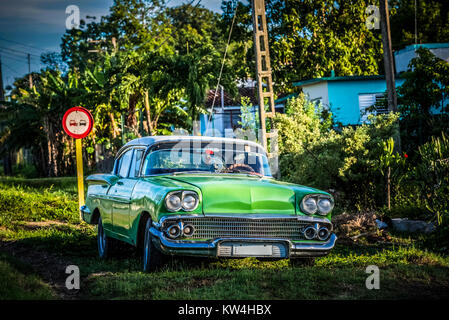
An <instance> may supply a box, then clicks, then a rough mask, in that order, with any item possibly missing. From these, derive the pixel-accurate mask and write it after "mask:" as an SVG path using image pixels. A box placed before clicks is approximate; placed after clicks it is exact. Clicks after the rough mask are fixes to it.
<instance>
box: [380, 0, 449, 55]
mask: <svg viewBox="0 0 449 320" xmlns="http://www.w3.org/2000/svg"><path fill="white" fill-rule="evenodd" d="M389 4H390V8H391V16H390V22H391V37H392V44H393V49H394V50H399V49H402V48H404V47H405V46H407V45H410V44H413V43H415V0H391V1H389ZM416 4H417V8H416V19H417V31H418V34H417V40H418V43H440V42H449V2H448V1H446V0H416Z"/></svg>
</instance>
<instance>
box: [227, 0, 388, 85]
mask: <svg viewBox="0 0 449 320" xmlns="http://www.w3.org/2000/svg"><path fill="white" fill-rule="evenodd" d="M266 3H267V4H266V6H267V20H268V22H269V24H268V28H269V30H268V32H269V42H270V50H271V52H270V55H271V59H272V64H271V65H272V67H273V72H274V79H275V82H276V84H277V85H278V86H280V87H281V88H289V87H290V88H291V85H292V82H293V81H299V80H303V79H310V78H316V77H323V76H330V75H331V72H332V70H334V71H335V74H336V75H337V76H345V75H370V74H376V73H377V72H378V70H379V67H378V66H379V65H380V63H381V61H382V60H381V59H382V51H381V50H382V49H381V48H382V46H381V42H380V33H379V32H378V31H373V30H368V29H367V27H366V25H365V22H366V18H367V14H366V12H365V10H366V8H367V6H368V4H372V3H371V2H369V3H368V1H364V0H340V1H334V0H323V1H312V0H307V1H303V0H287V1H284V0H267V1H266ZM245 7H246V12H242V11H238V14H239V16H238V19H237V21H239V19H243V20H244V21H246V22H247V23H251V20H248V15H249V13H250V5H248V6H245ZM237 30H240V31H242V28H241V27H240V28H239V27H238V28H237ZM240 35H241V36H242V37H245V38H246V41H249V40H250V39H251V38H248V33H247V32H241V33H240ZM234 40H237V41H242V40H243V39H242V38H237V39H236V38H234ZM253 78H254V77H253Z"/></svg>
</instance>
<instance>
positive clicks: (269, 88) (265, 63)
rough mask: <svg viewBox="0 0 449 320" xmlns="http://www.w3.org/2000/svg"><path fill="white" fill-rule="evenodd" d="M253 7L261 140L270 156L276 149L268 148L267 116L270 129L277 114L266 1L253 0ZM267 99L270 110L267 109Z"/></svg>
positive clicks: (271, 134)
mask: <svg viewBox="0 0 449 320" xmlns="http://www.w3.org/2000/svg"><path fill="white" fill-rule="evenodd" d="M251 4H252V7H253V11H252V16H253V35H254V51H255V55H256V81H257V100H258V102H259V117H260V130H261V140H262V141H261V142H262V145H263V147H264V148H265V150H267V152H268V155H269V157H270V156H271V153H273V152H274V151H275V150H268V139H270V138H272V137H273V135H274V134H273V133H272V132H267V118H268V119H269V121H270V129H272V128H273V123H272V118H273V117H274V115H275V106H274V95H273V82H272V77H271V63H270V52H269V48H268V30H267V20H266V16H265V1H264V0H251ZM265 101H267V104H268V111H266V110H265Z"/></svg>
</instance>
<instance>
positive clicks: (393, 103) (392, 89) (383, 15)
mask: <svg viewBox="0 0 449 320" xmlns="http://www.w3.org/2000/svg"><path fill="white" fill-rule="evenodd" d="M379 4H380V6H379V11H380V28H381V32H382V43H383V49H384V64H385V79H386V82H387V94H388V95H387V99H388V110H389V111H393V112H397V111H398V108H397V95H396V82H395V79H394V62H393V51H392V49H391V35H390V17H389V14H388V1H387V0H380V1H379Z"/></svg>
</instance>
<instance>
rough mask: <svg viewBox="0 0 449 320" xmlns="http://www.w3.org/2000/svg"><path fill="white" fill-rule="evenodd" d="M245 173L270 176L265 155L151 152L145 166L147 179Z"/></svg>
mask: <svg viewBox="0 0 449 320" xmlns="http://www.w3.org/2000/svg"><path fill="white" fill-rule="evenodd" d="M182 172H184V173H188V172H195V173H201V172H204V173H236V174H238V173H240V174H241V173H244V174H253V175H260V176H270V177H271V172H270V167H269V164H268V159H267V157H266V156H265V155H264V154H260V153H256V152H251V151H249V150H248V151H244V150H235V149H234V148H233V149H217V148H170V149H161V150H155V151H152V152H150V153H149V154H148V155H147V156H146V158H145V162H144V165H143V174H144V175H145V176H149V175H155V174H164V173H182Z"/></svg>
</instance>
